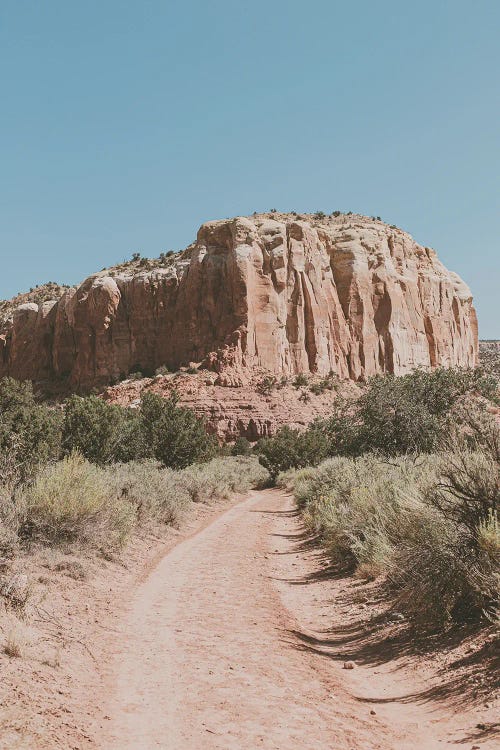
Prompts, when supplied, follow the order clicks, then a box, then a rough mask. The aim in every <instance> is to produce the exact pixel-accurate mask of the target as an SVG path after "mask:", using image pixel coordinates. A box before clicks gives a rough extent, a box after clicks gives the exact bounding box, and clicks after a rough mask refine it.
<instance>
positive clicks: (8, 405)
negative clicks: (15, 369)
mask: <svg viewBox="0 0 500 750" xmlns="http://www.w3.org/2000/svg"><path fill="white" fill-rule="evenodd" d="M60 440H61V414H60V412H59V411H58V410H57V409H52V408H49V407H47V406H44V405H41V404H38V403H37V401H36V399H35V396H34V393H33V387H32V385H31V383H30V382H23V383H22V382H19V381H17V380H14V379H13V378H3V379H2V380H0V457H1V458H0V480H2V478H3V479H4V480H5V479H7V478H8V477H7V476H6V475H7V474H9V475H12V476H14V475H16V476H18V477H21V478H22V477H26V476H29V475H30V474H31V473H32V472H33V471H34V470H35V468H36V467H37V466H38V465H39V464H42V463H44V462H46V461H51V460H53V459H54V458H56V457H57V456H58V454H59V450H60Z"/></svg>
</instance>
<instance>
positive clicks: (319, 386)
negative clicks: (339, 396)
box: [309, 373, 336, 396]
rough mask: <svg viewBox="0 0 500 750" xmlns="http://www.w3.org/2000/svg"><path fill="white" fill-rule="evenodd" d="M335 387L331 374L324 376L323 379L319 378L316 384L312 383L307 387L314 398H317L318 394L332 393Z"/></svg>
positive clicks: (334, 379) (333, 377)
mask: <svg viewBox="0 0 500 750" xmlns="http://www.w3.org/2000/svg"><path fill="white" fill-rule="evenodd" d="M335 387H336V378H335V375H334V374H333V373H330V374H329V375H326V376H325V377H324V378H321V380H319V381H318V382H316V383H312V384H311V385H310V386H309V390H310V391H311V393H314V394H315V395H316V396H318V395H319V394H320V393H324V392H325V391H333V390H335Z"/></svg>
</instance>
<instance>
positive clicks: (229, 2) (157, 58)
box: [0, 0, 500, 338]
mask: <svg viewBox="0 0 500 750" xmlns="http://www.w3.org/2000/svg"><path fill="white" fill-rule="evenodd" d="M499 29H500V3H499V2H497V0H477V1H476V2H475V3H470V2H465V0H434V1H433V2H430V1H429V0H420V2H419V3H409V2H401V0H397V2H396V1H394V2H393V1H387V0H379V2H376V3H375V2H372V1H371V0H370V1H369V0H364V1H360V0H358V1H356V0H351V2H349V3H346V2H345V1H344V2H337V1H336V0H328V1H327V0H325V1H315V0H310V2H308V3H303V2H298V1H297V0H288V1H287V2H284V1H281V0H277V1H276V2H273V1H272V0H268V2H263V1H262V0H254V1H253V2H252V3H239V2H235V1H234V0H214V1H213V2H207V0H204V1H203V2H199V1H194V0H185V2H183V3H180V2H170V1H169V0H163V1H161V2H160V0H141V2H138V1H137V0H135V1H134V2H132V1H131V0H120V1H118V0H104V1H103V0H99V2H97V1H96V0H86V2H84V3H83V2H82V3H76V2H68V1H67V0H48V2H44V3H40V2H39V0H36V1H35V0H2V1H1V2H0V71H1V72H0V95H1V99H0V101H1V112H2V116H1V117H0V143H1V166H0V169H1V172H0V174H1V176H2V179H1V181H0V261H1V268H2V273H1V275H0V298H7V297H11V296H12V295H13V294H15V293H16V292H17V291H25V290H26V289H28V288H29V287H31V286H35V285H36V284H38V283H43V282H45V281H49V280H53V281H59V282H65V283H71V284H73V283H76V282H78V281H81V280H82V279H83V278H84V277H85V276H87V275H88V274H90V273H92V272H94V271H97V270H100V269H101V268H102V267H104V266H108V265H112V264H114V263H117V262H121V261H122V260H123V259H125V258H128V257H130V255H131V254H132V252H135V251H140V252H142V253H143V254H144V255H146V256H150V257H154V256H157V255H158V254H159V253H160V252H162V251H165V250H168V249H180V248H183V247H185V246H186V245H187V244H189V242H191V241H192V240H193V238H194V237H195V234H196V231H197V229H198V226H199V225H200V224H201V223H202V222H203V221H206V220H209V219H217V218H225V217H229V216H235V215H245V214H250V213H252V212H253V211H255V210H257V211H264V210H268V209H270V208H273V207H276V208H278V209H279V210H283V211H287V210H297V211H303V212H307V211H317V210H323V211H325V212H330V211H333V210H337V209H338V210H342V211H349V210H351V211H355V212H359V213H363V214H368V215H380V216H381V217H382V218H383V219H384V220H386V221H387V222H388V223H390V224H397V225H398V226H400V227H401V228H403V229H405V230H407V231H409V232H410V233H411V234H412V235H413V236H414V237H415V239H416V240H417V241H418V242H421V243H422V244H424V245H428V246H432V247H434V248H435V249H436V250H437V252H438V254H439V257H440V258H441V260H442V261H443V262H444V263H445V265H446V266H448V267H449V268H450V269H452V270H454V271H457V272H458V273H459V274H460V275H461V276H462V277H463V278H464V280H465V281H466V282H467V283H468V284H469V285H470V287H471V289H472V291H473V294H474V297H475V302H476V307H477V310H478V315H479V326H480V336H481V337H482V338H500V316H499V314H498V310H499V300H498V298H499V296H500V242H499V236H500V210H499V209H500V206H499V190H498V187H499V185H498V182H499V177H498V176H499V174H500V127H499V125H500V95H499V94H500V91H499V70H500V51H499V50H500V47H499V44H498V34H499Z"/></svg>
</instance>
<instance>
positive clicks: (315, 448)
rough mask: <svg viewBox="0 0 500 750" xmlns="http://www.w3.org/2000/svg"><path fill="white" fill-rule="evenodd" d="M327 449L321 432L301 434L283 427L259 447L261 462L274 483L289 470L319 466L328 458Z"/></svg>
mask: <svg viewBox="0 0 500 750" xmlns="http://www.w3.org/2000/svg"><path fill="white" fill-rule="evenodd" d="M326 449H327V444H326V440H325V438H324V435H323V434H322V433H321V431H319V430H315V429H309V430H305V431H304V432H299V431H298V430H293V429H291V428H290V427H281V429H279V430H278V432H277V433H276V435H274V437H270V438H264V439H263V440H261V441H260V442H259V443H258V445H257V451H258V454H259V461H260V463H261V464H262V466H264V467H265V468H266V469H267V470H268V472H269V474H270V476H271V481H273V482H275V481H276V479H277V477H278V474H280V473H281V472H284V471H287V470H288V469H291V468H300V467H304V466H314V465H316V464H318V463H319V462H320V461H321V460H322V459H323V458H324V457H325V456H326Z"/></svg>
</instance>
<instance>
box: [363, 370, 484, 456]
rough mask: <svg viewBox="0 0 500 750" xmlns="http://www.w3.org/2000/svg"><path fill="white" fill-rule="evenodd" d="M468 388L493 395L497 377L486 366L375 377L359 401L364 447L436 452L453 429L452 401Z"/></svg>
mask: <svg viewBox="0 0 500 750" xmlns="http://www.w3.org/2000/svg"><path fill="white" fill-rule="evenodd" d="M467 393H477V394H480V395H482V396H485V397H486V398H493V397H494V396H495V395H496V383H495V381H494V379H491V378H489V377H488V376H486V375H484V373H483V372H482V371H481V370H461V369H445V368H440V369H436V370H433V371H432V372H427V371H424V370H416V371H415V372H413V373H411V374H409V375H404V376H402V377H394V376H392V375H385V376H380V375H379V376H376V377H375V378H372V379H371V380H370V381H369V383H368V387H367V389H366V390H365V392H364V393H363V395H362V396H361V398H360V399H359V401H358V404H357V414H358V416H359V420H360V421H361V423H362V426H361V428H360V450H361V451H380V452H381V453H384V454H386V455H397V454H403V453H429V452H432V451H433V450H435V449H436V447H437V446H438V444H439V442H440V441H441V440H442V438H443V435H444V434H445V431H446V430H447V429H448V428H447V424H448V417H449V414H450V411H451V409H452V407H453V406H454V405H455V404H456V403H457V402H458V400H459V399H460V398H461V397H462V396H464V395H466V394H467Z"/></svg>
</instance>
